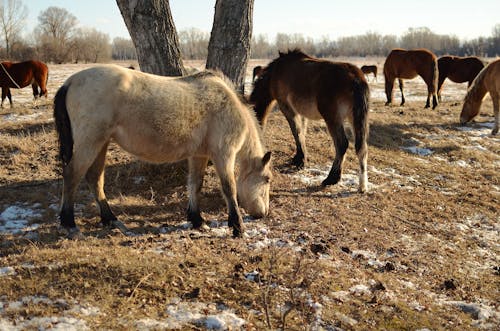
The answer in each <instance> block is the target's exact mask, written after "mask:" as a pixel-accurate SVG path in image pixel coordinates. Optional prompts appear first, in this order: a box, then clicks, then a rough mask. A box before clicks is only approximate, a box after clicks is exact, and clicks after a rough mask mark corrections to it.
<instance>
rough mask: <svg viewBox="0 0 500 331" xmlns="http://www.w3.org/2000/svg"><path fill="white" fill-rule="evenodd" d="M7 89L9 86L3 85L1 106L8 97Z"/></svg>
mask: <svg viewBox="0 0 500 331" xmlns="http://www.w3.org/2000/svg"><path fill="white" fill-rule="evenodd" d="M7 89H8V87H2V103H1V104H0V107H1V108H3V102H4V100H5V98H6V97H7Z"/></svg>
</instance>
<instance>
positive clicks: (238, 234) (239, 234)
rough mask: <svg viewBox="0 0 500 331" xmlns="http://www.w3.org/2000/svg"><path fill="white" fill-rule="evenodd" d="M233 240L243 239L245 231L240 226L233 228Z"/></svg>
mask: <svg viewBox="0 0 500 331" xmlns="http://www.w3.org/2000/svg"><path fill="white" fill-rule="evenodd" d="M233 238H243V229H242V228H241V227H240V226H233Z"/></svg>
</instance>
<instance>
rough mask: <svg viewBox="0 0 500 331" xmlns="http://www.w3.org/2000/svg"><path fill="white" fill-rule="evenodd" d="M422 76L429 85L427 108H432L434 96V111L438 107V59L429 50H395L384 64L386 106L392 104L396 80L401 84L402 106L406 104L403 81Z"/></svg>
mask: <svg viewBox="0 0 500 331" xmlns="http://www.w3.org/2000/svg"><path fill="white" fill-rule="evenodd" d="M417 75H418V76H420V77H422V79H423V80H424V82H425V83H426V84H427V102H426V103H425V108H429V107H430V97H431V95H432V109H434V108H436V107H437V105H438V101H437V85H438V76H439V75H438V64H437V57H436V55H434V53H432V52H431V51H429V50H427V49H413V50H404V49H398V48H397V49H393V50H392V51H391V52H390V53H389V55H388V56H387V58H386V60H385V63H384V77H385V95H386V96H387V102H386V103H385V104H386V106H387V105H390V104H391V103H392V88H393V87H394V80H395V79H396V78H397V79H398V82H399V90H400V91H401V106H402V105H404V104H405V96H404V94H403V79H413V78H415V77H417Z"/></svg>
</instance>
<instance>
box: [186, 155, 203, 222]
mask: <svg viewBox="0 0 500 331" xmlns="http://www.w3.org/2000/svg"><path fill="white" fill-rule="evenodd" d="M207 164H208V157H191V158H189V159H188V165H189V176H188V191H189V204H188V209H187V218H188V221H189V222H191V224H192V225H193V228H195V229H199V228H201V226H202V225H203V223H204V220H203V217H201V214H200V206H199V205H198V198H199V196H200V191H201V187H202V186H203V176H204V174H205V168H206V167H207Z"/></svg>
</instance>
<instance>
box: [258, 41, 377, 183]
mask: <svg viewBox="0 0 500 331" xmlns="http://www.w3.org/2000/svg"><path fill="white" fill-rule="evenodd" d="M369 94H370V92H369V88H368V83H367V82H366V78H365V77H364V75H363V72H362V71H361V70H360V69H359V68H358V67H356V66H355V65H352V64H350V63H341V62H330V61H326V60H321V59H316V58H313V57H310V56H308V55H306V54H304V53H302V52H301V51H299V50H293V51H289V52H288V53H281V52H280V53H279V57H278V58H276V59H275V60H273V61H272V62H271V63H270V64H269V65H268V66H267V67H265V68H264V72H263V74H262V75H261V76H260V77H259V78H258V79H257V80H256V81H255V84H254V90H253V91H252V94H251V95H250V101H251V102H252V103H253V104H254V109H255V112H256V114H257V118H258V120H259V122H260V123H261V124H262V125H264V124H265V122H266V118H267V115H268V114H269V110H270V108H271V107H270V105H271V104H272V103H273V101H274V100H276V101H277V102H278V105H279V109H280V110H281V112H282V113H283V114H284V115H285V117H286V119H287V121H288V124H289V125H290V128H291V130H292V133H293V136H294V138H295V143H296V146H297V151H296V154H295V156H294V157H293V159H292V164H293V165H295V166H297V167H299V168H301V167H303V166H304V163H305V161H306V154H307V153H306V146H305V142H306V131H307V121H308V120H309V119H312V120H318V119H321V118H323V119H324V120H325V122H326V125H327V127H328V131H329V133H330V135H331V136H332V139H333V142H334V144H335V160H334V161H333V165H332V168H331V170H330V173H329V175H328V177H327V178H326V179H325V180H324V181H323V183H322V184H323V185H331V184H336V183H337V182H338V181H339V180H340V178H341V175H342V163H343V161H344V155H345V153H346V151H347V147H348V144H349V142H348V140H347V137H346V134H345V132H344V122H345V121H348V122H350V123H351V125H352V127H353V129H354V135H355V147H356V153H357V155H358V159H359V166H360V174H359V191H360V192H364V191H366V188H367V183H368V175H367V168H366V167H367V165H366V163H367V153H368V148H367V142H366V141H367V136H368V102H369Z"/></svg>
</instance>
